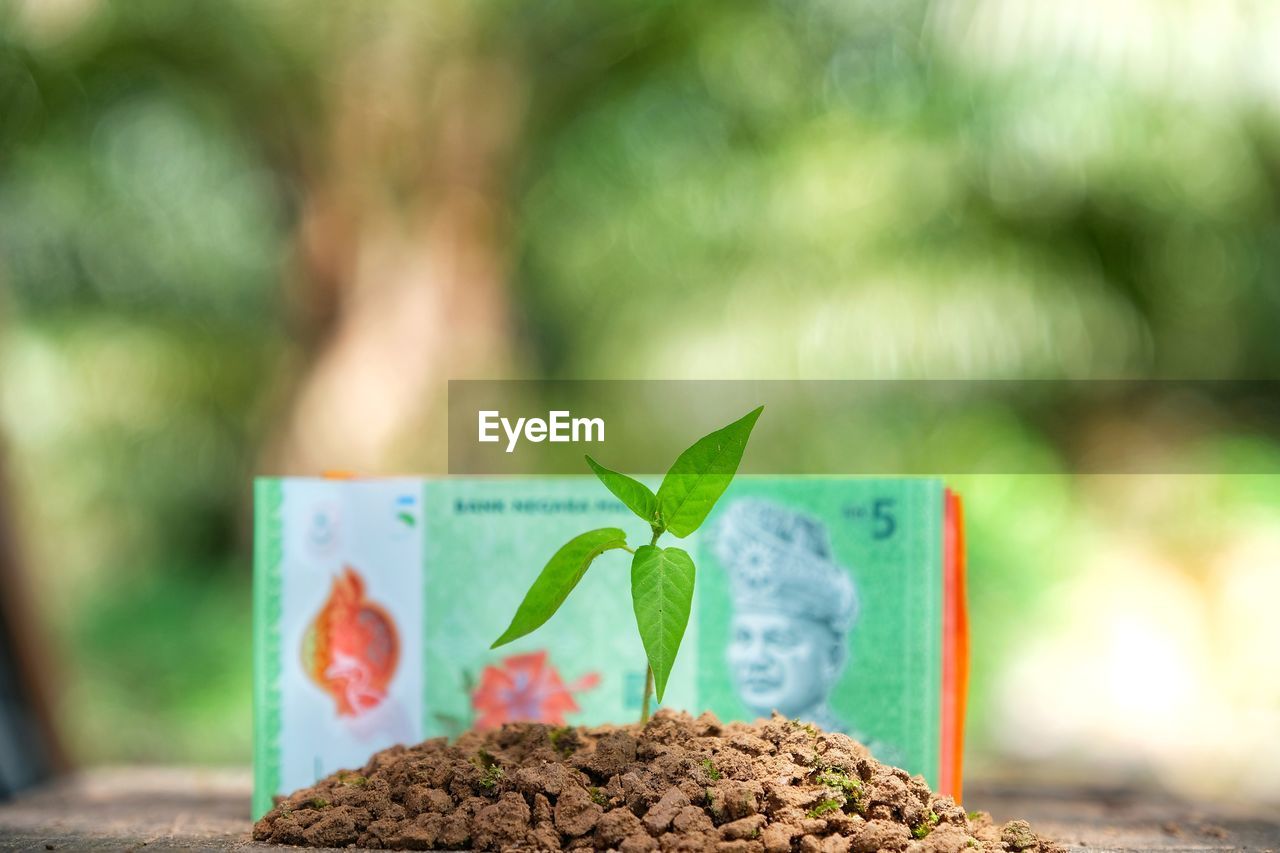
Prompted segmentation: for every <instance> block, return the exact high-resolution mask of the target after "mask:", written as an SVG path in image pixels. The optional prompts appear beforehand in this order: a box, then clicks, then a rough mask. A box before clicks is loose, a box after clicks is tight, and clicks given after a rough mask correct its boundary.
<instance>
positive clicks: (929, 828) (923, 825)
mask: <svg viewBox="0 0 1280 853" xmlns="http://www.w3.org/2000/svg"><path fill="white" fill-rule="evenodd" d="M937 825H938V815H937V813H936V812H929V814H928V815H926V816H925V819H924V820H922V821H920V823H918V824H917V825H916V826H914V827H912V829H911V834H912V835H913V836H915V837H916V838H924V837H925V836H926V835H928V834H929V833H930V832H933V828H934V827H935V826H937Z"/></svg>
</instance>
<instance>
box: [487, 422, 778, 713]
mask: <svg viewBox="0 0 1280 853" xmlns="http://www.w3.org/2000/svg"><path fill="white" fill-rule="evenodd" d="M762 411H764V406H761V407H759V408H757V409H754V410H752V411H751V412H749V413H747V414H746V415H744V416H743V417H742V418H739V419H738V420H736V421H734V422H733V423H731V424H729V425H728V426H726V427H723V428H721V429H718V430H716V431H715V432H713V433H711V434H709V435H706V436H703V437H702V438H700V439H698V440H697V441H696V442H694V444H693V446H692V447H690V448H689V449H688V450H686V451H685V452H684V453H681V454H680V456H679V457H677V458H676V461H675V462H674V463H673V464H672V465H671V468H670V470H668V471H667V473H666V476H664V477H663V478H662V484H661V485H660V486H659V487H658V492H657V494H654V493H653V491H652V490H651V489H650V488H649V487H648V486H646V485H645V484H643V483H641V482H640V481H638V480H635V479H632V478H631V477H628V476H627V475H626V474H620V473H618V472H617V471H611V470H609V469H608V468H605V467H604V466H603V465H601V464H600V463H598V462H596V461H595V460H594V459H592V458H591V457H590V456H588V457H587V465H589V466H590V467H591V470H592V471H593V472H595V475H596V476H597V477H599V478H600V481H601V482H602V483H604V485H605V487H606V488H607V489H608V490H609V491H611V492H613V494H614V495H615V496H616V497H617V498H618V499H619V500H620V501H622V502H623V504H625V505H626V506H627V508H628V509H630V510H631V511H632V512H634V513H635V514H636V515H638V516H639V517H640V518H642V519H643V520H644V521H645V522H646V523H647V524H648V525H649V529H650V531H651V533H652V538H651V539H650V540H649V544H648V545H641V546H640V547H638V548H632V547H631V546H629V545H628V544H627V535H626V533H624V532H623V531H622V530H620V529H618V528H616V527H603V528H600V529H598V530H589V531H587V532H586V533H582V534H580V535H578V536H575V537H574V538H572V539H570V540H569V541H568V542H566V543H565V544H564V545H563V546H562V547H561V548H560V550H559V551H556V553H555V554H554V555H553V556H552V557H551V560H550V561H549V562H548V563H547V564H546V566H544V567H543V569H542V572H541V573H539V575H538V577H537V578H536V579H535V580H534V582H533V585H532V586H530V587H529V591H528V592H527V593H525V597H524V600H523V601H522V602H520V606H519V607H517V608H516V613H515V616H513V617H512V619H511V624H510V625H509V626H508V627H507V630H506V631H503V632H502V636H500V637H498V639H497V640H495V641H494V642H493V645H492V646H490V648H494V649H496V648H497V647H498V646H502V645H506V644H507V643H509V642H511V641H512V640H516V639H519V638H520V637H523V636H525V635H526V634H529V633H532V632H533V631H535V630H537V629H538V628H540V627H541V626H542V625H543V624H544V623H546V621H547V620H548V619H550V618H551V617H552V616H553V615H554V614H555V612H556V611H557V610H558V609H560V605H561V604H563V603H564V601H565V599H566V598H568V597H569V593H571V592H572V591H573V588H574V587H575V586H577V585H578V581H580V580H582V577H583V575H585V574H586V573H587V569H589V568H590V567H591V564H592V563H593V562H594V561H595V559H596V557H599V556H600V555H601V554H603V553H605V552H606V551H614V550H622V551H626V552H627V553H629V554H631V603H632V606H633V608H634V610H635V615H636V627H637V628H638V629H639V630H640V642H641V643H642V644H643V645H644V652H645V657H646V658H647V664H648V665H647V667H646V669H645V679H644V699H643V702H642V704H641V708H640V722H642V723H643V722H647V721H648V719H649V702H650V697H651V696H652V695H654V693H655V691H656V693H657V697H658V701H659V702H661V701H662V694H663V691H665V690H666V687H667V678H668V677H669V676H670V675H671V667H672V665H673V664H674V663H675V659H676V653H677V652H678V651H679V650H680V641H681V640H682V639H683V638H684V630H685V628H686V627H687V626H688V624H689V611H690V608H691V606H692V604H693V582H694V575H695V574H696V569H695V567H694V565H693V559H692V558H691V557H690V556H689V554H688V553H687V552H685V551H683V550H681V549H680V548H660V547H658V540H659V539H660V538H661V537H662V535H663V534H664V533H670V534H672V535H673V536H675V537H677V538H680V539H683V538H684V537H686V536H688V535H689V534H690V533H692V532H693V531H695V530H697V529H698V527H699V526H701V525H702V522H704V521H706V519H707V515H708V514H710V512H711V509H712V507H714V506H715V504H716V501H718V500H719V499H720V496H721V495H722V494H724V490H725V489H727V488H728V487H729V483H730V481H732V480H733V475H734V474H736V473H737V471H738V463H739V462H741V461H742V453H743V451H744V450H746V447H747V439H748V438H750V437H751V428H752V427H754V426H755V424H756V419H757V418H759V417H760V413H761V412H762Z"/></svg>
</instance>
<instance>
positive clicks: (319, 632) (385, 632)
mask: <svg viewBox="0 0 1280 853" xmlns="http://www.w3.org/2000/svg"><path fill="white" fill-rule="evenodd" d="M399 658H400V639H399V637H398V636H397V634H396V626H395V622H393V621H392V619H391V614H389V613H387V611H386V610H385V609H383V608H382V607H380V606H379V605H377V604H374V603H373V602H372V601H369V600H368V599H367V598H365V583H364V578H362V577H361V576H360V573H359V572H357V571H356V570H355V569H353V568H351V567H350V566H346V567H344V568H343V570H342V573H341V574H339V575H338V576H337V577H335V578H334V579H333V586H332V587H331V588H330V590H329V598H328V600H327V601H325V604H324V607H322V608H321V609H320V612H319V613H317V614H316V615H315V618H313V619H312V620H311V624H310V625H308V626H307V631H306V634H305V635H304V636H303V639H302V668H303V671H304V672H306V674H307V675H308V676H309V677H310V678H311V680H312V681H314V682H315V683H316V685H318V686H319V687H320V689H322V690H324V691H325V692H326V693H328V694H329V696H330V697H332V699H333V701H334V703H335V704H336V705H337V710H338V716H340V717H357V716H359V715H360V714H363V713H364V712H366V711H369V710H372V709H373V708H376V707H377V706H378V705H379V704H381V703H382V700H383V699H385V698H386V696H387V685H388V684H389V683H390V681H391V677H392V676H393V675H394V674H395V671H396V663H397V662H398V660H399Z"/></svg>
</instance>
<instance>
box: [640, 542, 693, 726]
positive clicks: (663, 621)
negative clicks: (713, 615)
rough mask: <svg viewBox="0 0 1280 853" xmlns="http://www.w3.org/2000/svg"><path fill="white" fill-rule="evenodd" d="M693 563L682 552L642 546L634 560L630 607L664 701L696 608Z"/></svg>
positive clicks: (655, 685) (676, 549)
mask: <svg viewBox="0 0 1280 853" xmlns="http://www.w3.org/2000/svg"><path fill="white" fill-rule="evenodd" d="M693 577H694V568H693V559H692V558H691V557H690V556H689V555H688V554H686V553H685V552H684V551H682V550H680V549H679V548H659V547H658V546H657V545H641V546H640V547H639V548H637V549H636V555H635V557H634V558H632V560H631V603H632V606H633V607H634V608H635V611H636V627H638V628H639V629H640V642H642V643H643V644H644V653H645V655H647V656H648V658H649V668H650V669H652V670H653V686H654V690H655V691H656V692H657V694H658V701H659V702H661V701H662V691H664V690H665V689H666V687H667V676H668V675H670V674H671V665H672V664H674V663H675V661H676V652H678V651H680V640H681V639H682V638H683V637H684V629H685V627H686V626H687V625H688V624H689V610H690V608H691V606H692V604H693Z"/></svg>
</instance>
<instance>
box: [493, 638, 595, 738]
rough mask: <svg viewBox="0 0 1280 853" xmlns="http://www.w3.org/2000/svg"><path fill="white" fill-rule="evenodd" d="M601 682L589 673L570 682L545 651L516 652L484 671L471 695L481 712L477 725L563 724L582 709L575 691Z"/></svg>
mask: <svg viewBox="0 0 1280 853" xmlns="http://www.w3.org/2000/svg"><path fill="white" fill-rule="evenodd" d="M599 683H600V676H599V675H598V674H596V673H594V672H589V673H587V674H586V675H584V676H583V677H582V678H579V679H578V680H577V681H575V682H573V683H572V684H567V685H566V684H565V683H564V681H563V680H561V678H560V673H558V672H556V668H555V667H553V666H551V664H550V663H548V662H547V653H546V652H545V651H538V652H530V653H529V654H524V655H513V656H511V657H509V658H505V659H504V660H503V661H502V666H500V667H499V666H486V667H485V668H484V671H483V672H482V673H480V685H479V686H478V687H476V689H475V691H474V692H473V693H472V694H471V707H473V708H475V709H476V712H477V713H478V714H479V717H478V718H477V719H476V722H475V727H476V728H477V729H496V728H498V727H499V726H501V725H502V724H503V723H513V722H517V721H520V722H535V723H549V724H551V725H556V726H563V725H564V715H565V714H572V713H574V712H575V711H578V710H579V708H578V703H577V702H575V701H574V700H573V694H574V693H581V692H582V691H584V690H590V689H591V688H593V687H595V686H596V685H597V684H599Z"/></svg>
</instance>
